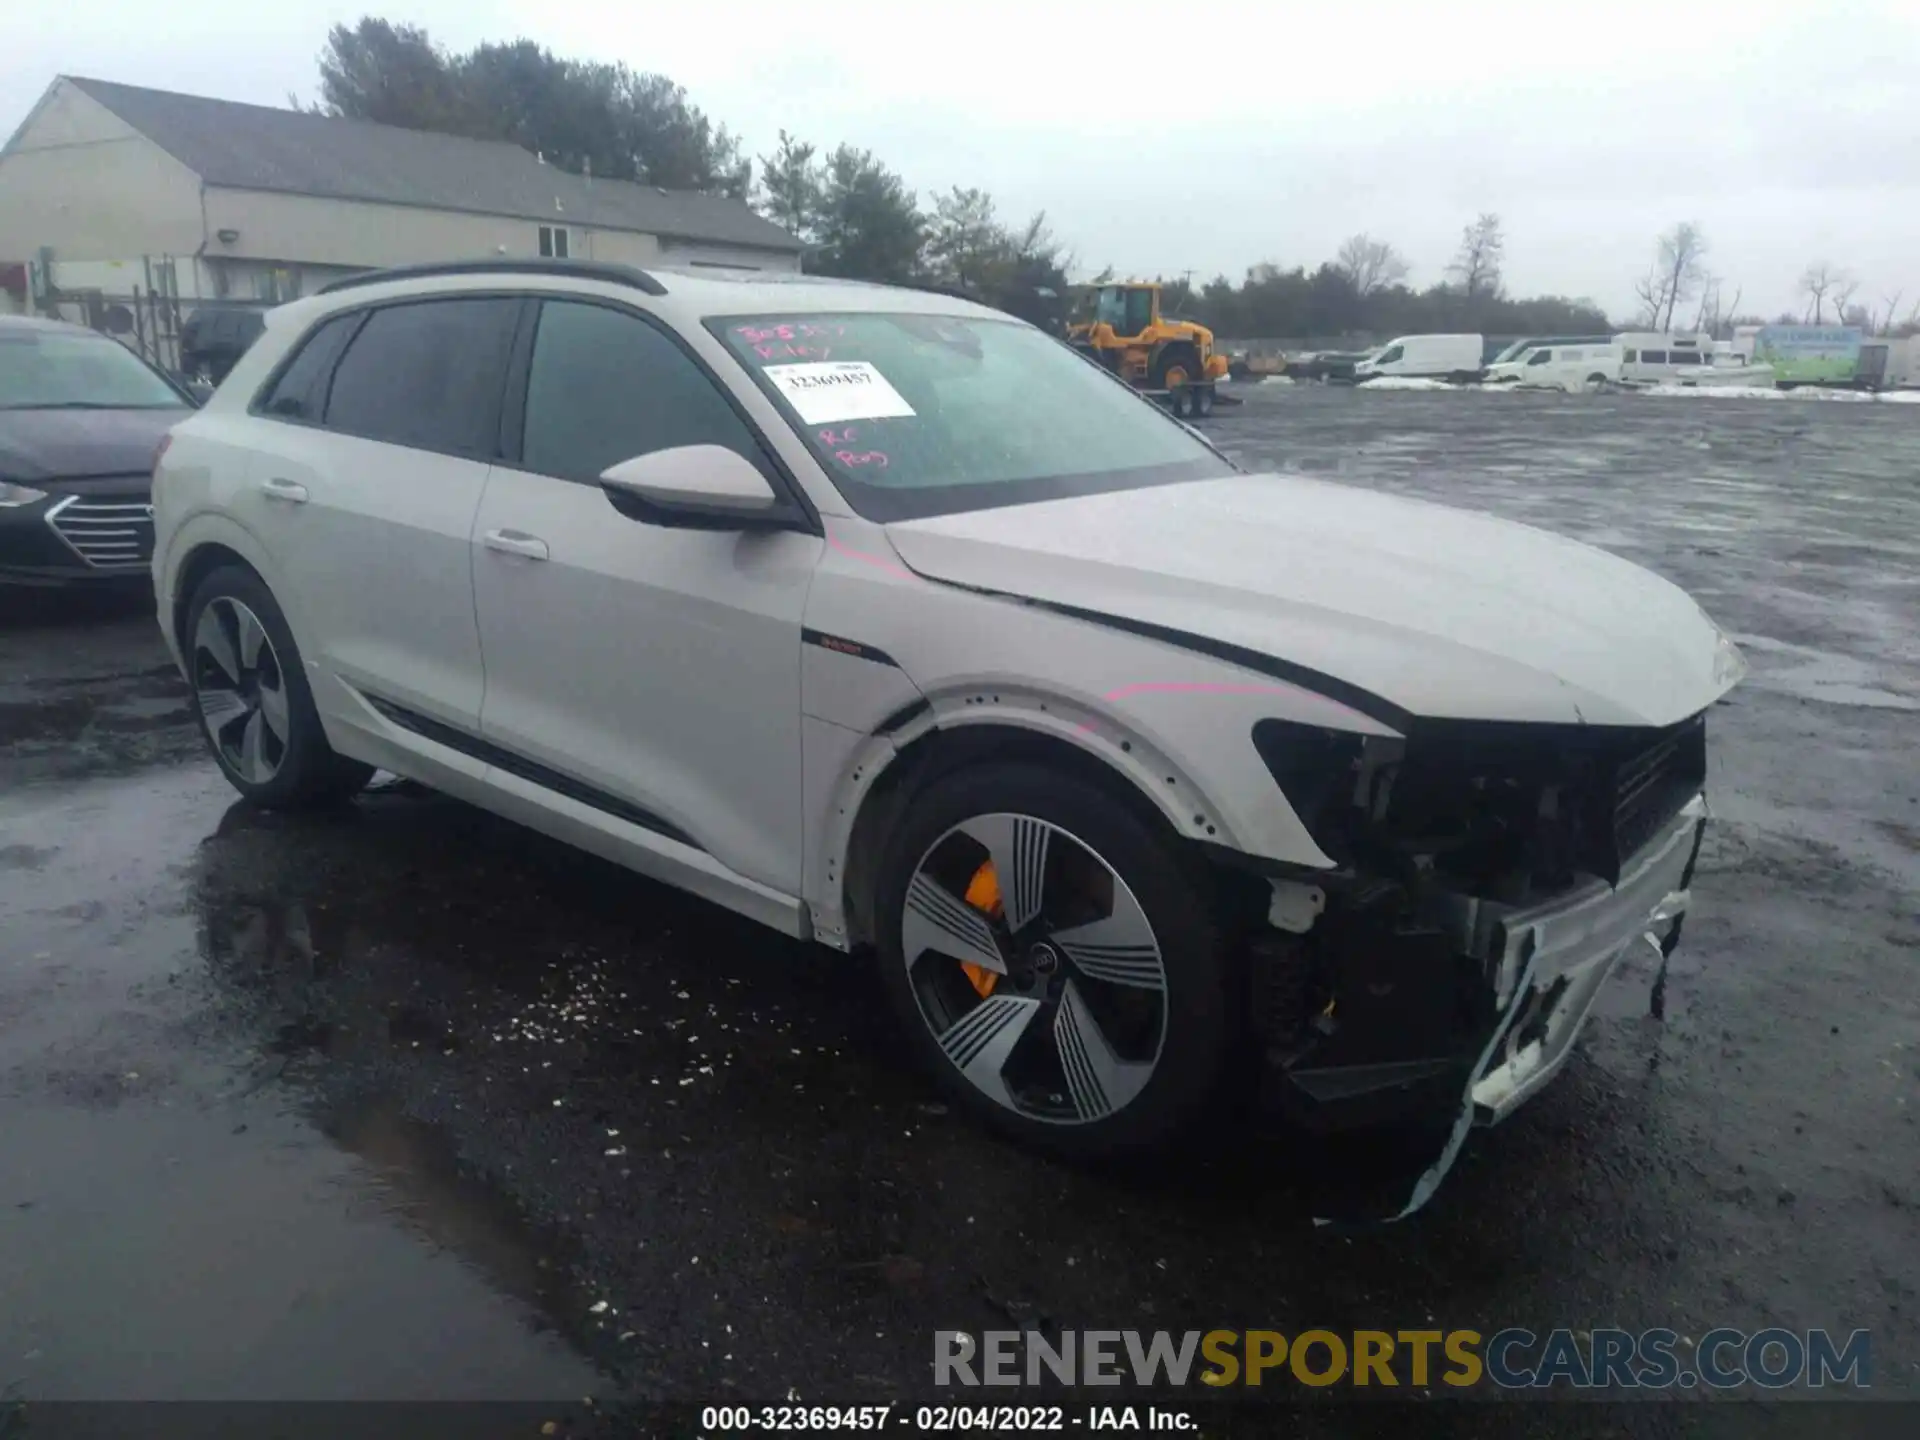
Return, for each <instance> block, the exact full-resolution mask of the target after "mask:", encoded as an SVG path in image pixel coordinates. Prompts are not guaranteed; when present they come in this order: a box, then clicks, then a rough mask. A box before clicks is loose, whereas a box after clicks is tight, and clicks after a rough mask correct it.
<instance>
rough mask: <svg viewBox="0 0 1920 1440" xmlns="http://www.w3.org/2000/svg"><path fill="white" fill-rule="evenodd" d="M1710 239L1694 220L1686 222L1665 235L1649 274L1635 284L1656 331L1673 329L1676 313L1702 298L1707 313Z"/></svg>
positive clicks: (1656, 246) (1634, 290)
mask: <svg viewBox="0 0 1920 1440" xmlns="http://www.w3.org/2000/svg"><path fill="white" fill-rule="evenodd" d="M1706 258H1707V237H1706V235H1705V234H1704V233H1703V232H1702V231H1701V229H1700V227H1699V226H1698V225H1696V224H1694V223H1693V222H1692V221H1691V220H1683V221H1681V222H1680V223H1679V224H1678V225H1675V226H1674V227H1673V229H1671V230H1669V231H1667V233H1666V234H1664V235H1662V236H1661V237H1660V239H1659V241H1658V242H1657V243H1656V244H1655V246H1654V251H1653V261H1652V263H1651V264H1649V265H1648V266H1647V273H1646V274H1645V275H1644V276H1642V277H1641V278H1640V279H1639V280H1637V281H1635V282H1634V287H1633V293H1634V294H1635V295H1637V296H1638V297H1639V298H1640V308H1641V315H1642V317H1643V318H1644V319H1645V321H1646V323H1647V324H1648V325H1649V326H1651V327H1652V328H1654V329H1656V330H1671V329H1673V314H1674V311H1676V310H1678V309H1679V308H1680V306H1681V305H1683V304H1685V303H1686V302H1687V301H1688V300H1691V299H1693V298H1694V296H1696V295H1699V296H1701V299H1702V310H1703V312H1704V310H1705V298H1706V297H1705V290H1706V288H1707V284H1708V281H1709V279H1710V277H1709V276H1708V274H1707V267H1706Z"/></svg>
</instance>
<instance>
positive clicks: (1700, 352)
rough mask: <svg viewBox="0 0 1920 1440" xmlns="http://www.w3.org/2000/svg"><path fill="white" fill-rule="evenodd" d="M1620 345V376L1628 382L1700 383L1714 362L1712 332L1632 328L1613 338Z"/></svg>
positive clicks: (1632, 383) (1640, 383) (1656, 383)
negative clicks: (1692, 332) (1683, 332)
mask: <svg viewBox="0 0 1920 1440" xmlns="http://www.w3.org/2000/svg"><path fill="white" fill-rule="evenodd" d="M1613 343H1614V344H1616V345H1618V346H1620V348H1621V351H1622V354H1621V357H1620V362H1621V363H1620V378H1621V379H1622V380H1623V381H1625V382H1626V383H1627V384H1629V385H1675V384H1679V385H1687V384H1697V383H1699V381H1700V380H1701V378H1702V376H1703V374H1704V372H1705V370H1706V367H1708V366H1709V365H1711V364H1712V363H1713V337H1712V336H1711V335H1689V334H1679V335H1671V334H1665V333H1663V332H1661V331H1658V330H1630V331H1628V332H1626V333H1625V334H1622V335H1616V336H1614V337H1613Z"/></svg>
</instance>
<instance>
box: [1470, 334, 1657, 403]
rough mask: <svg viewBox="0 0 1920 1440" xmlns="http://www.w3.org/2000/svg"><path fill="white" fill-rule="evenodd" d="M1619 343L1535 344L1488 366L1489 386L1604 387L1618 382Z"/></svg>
mask: <svg viewBox="0 0 1920 1440" xmlns="http://www.w3.org/2000/svg"><path fill="white" fill-rule="evenodd" d="M1624 353H1625V352H1624V351H1623V350H1622V349H1621V347H1620V346H1618V345H1612V344H1600V345H1535V346H1533V347H1532V348H1531V349H1528V350H1522V351H1521V352H1520V353H1519V354H1518V355H1516V356H1515V357H1514V358H1513V359H1511V360H1502V361H1498V362H1496V363H1495V364H1493V365H1490V366H1488V367H1487V374H1486V381H1485V383H1486V384H1488V385H1518V386H1521V387H1522V388H1524V389H1529V390H1565V391H1566V392H1567V393H1568V394H1573V393H1575V392H1576V391H1581V390H1605V389H1607V388H1608V387H1610V386H1613V385H1618V384H1619V383H1620V364H1621V356H1622V355H1623V354H1624Z"/></svg>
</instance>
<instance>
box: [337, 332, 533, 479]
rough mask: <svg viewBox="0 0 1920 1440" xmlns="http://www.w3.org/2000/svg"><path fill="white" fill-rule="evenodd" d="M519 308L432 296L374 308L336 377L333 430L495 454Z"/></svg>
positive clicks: (457, 452) (427, 446)
mask: <svg viewBox="0 0 1920 1440" xmlns="http://www.w3.org/2000/svg"><path fill="white" fill-rule="evenodd" d="M519 309H520V302H519V301H518V300H506V299H476V300H429V301H422V302H419V303H415V304H407V305H389V306H386V307H384V308H383V309H379V310H375V311H374V312H373V313H372V314H371V315H369V316H368V317H367V322H366V324H364V325H362V326H361V327H360V332H359V333H358V334H357V335H355V336H354V337H353V343H352V344H350V345H349V346H348V347H347V353H346V354H345V355H344V356H343V357H342V358H341V361H340V365H339V368H338V369H337V370H335V371H334V376H333V389H332V393H331V394H330V395H329V396H328V398H327V428H328V429H330V430H344V431H346V432H348V433H349V434H353V435H364V436H365V437H367V438H368V439H370V440H385V441H388V442H389V443H391V444H395V445H411V446H414V447H415V448H417V449H421V450H440V451H444V452H446V453H448V454H452V455H473V456H480V457H490V456H492V455H493V454H495V453H496V451H497V449H498V445H499V433H500V392H501V389H502V386H503V384H504V382H505V379H506V369H507V352H508V350H509V349H510V348H511V346H512V343H513V325H514V320H515V318H516V316H517V315H518V314H519Z"/></svg>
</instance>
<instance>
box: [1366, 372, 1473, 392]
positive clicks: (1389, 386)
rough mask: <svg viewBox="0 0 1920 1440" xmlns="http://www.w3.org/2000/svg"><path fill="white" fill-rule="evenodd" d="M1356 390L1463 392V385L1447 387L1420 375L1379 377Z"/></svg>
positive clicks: (1447, 385) (1442, 381)
mask: <svg viewBox="0 0 1920 1440" xmlns="http://www.w3.org/2000/svg"><path fill="white" fill-rule="evenodd" d="M1357 388H1359V389H1362V390H1464V389H1465V388H1466V387H1465V386H1464V385H1449V384H1448V383H1447V382H1446V381H1444V380H1429V379H1427V378H1426V377H1425V376H1421V375H1381V376H1378V377H1376V378H1375V379H1372V380H1368V381H1366V382H1365V383H1364V384H1362V385H1360V386H1358V387H1357Z"/></svg>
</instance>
